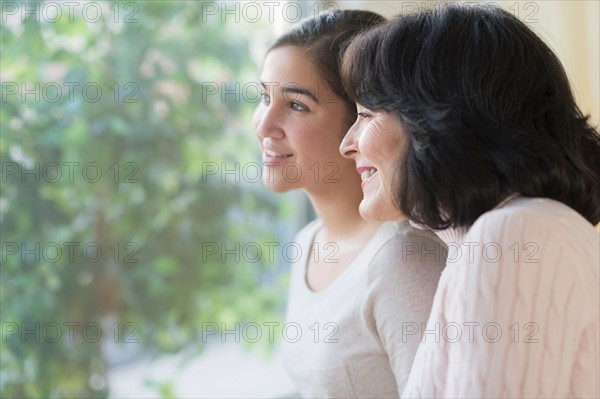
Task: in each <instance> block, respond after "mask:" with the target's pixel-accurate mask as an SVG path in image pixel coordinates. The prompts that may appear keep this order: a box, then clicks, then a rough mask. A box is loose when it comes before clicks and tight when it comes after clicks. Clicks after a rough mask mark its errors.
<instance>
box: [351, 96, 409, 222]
mask: <svg viewBox="0 0 600 399" xmlns="http://www.w3.org/2000/svg"><path fill="white" fill-rule="evenodd" d="M357 109H358V117H357V119H356V122H355V123H354V125H352V127H351V128H350V130H349V131H348V133H347V134H346V137H344V140H343V141H342V144H341V145H340V152H341V154H342V155H343V156H344V157H346V158H350V159H354V161H355V162H356V170H357V172H358V173H360V175H361V180H362V189H363V200H362V201H361V203H360V207H359V210H360V214H361V216H362V217H363V218H365V219H367V220H402V219H405V217H404V216H403V215H402V214H401V213H400V211H398V209H396V207H395V206H394V204H393V199H392V198H393V189H392V184H393V179H394V173H395V172H396V169H397V168H398V164H397V162H398V159H399V156H400V154H401V153H402V152H403V151H404V150H405V148H406V143H407V141H406V140H407V138H406V136H405V135H404V133H403V131H402V127H401V125H400V122H399V121H398V120H397V119H396V118H395V117H393V116H392V115H390V114H388V113H386V112H373V111H369V110H368V109H366V108H364V107H362V106H361V105H357Z"/></svg>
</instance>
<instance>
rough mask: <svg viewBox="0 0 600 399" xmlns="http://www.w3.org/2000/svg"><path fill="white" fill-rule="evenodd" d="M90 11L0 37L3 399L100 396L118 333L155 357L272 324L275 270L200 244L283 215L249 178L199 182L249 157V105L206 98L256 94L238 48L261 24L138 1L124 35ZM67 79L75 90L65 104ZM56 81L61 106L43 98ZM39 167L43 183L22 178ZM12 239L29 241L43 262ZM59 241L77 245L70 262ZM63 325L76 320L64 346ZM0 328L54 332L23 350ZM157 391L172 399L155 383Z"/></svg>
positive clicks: (252, 73) (259, 235) (261, 233)
mask: <svg viewBox="0 0 600 399" xmlns="http://www.w3.org/2000/svg"><path fill="white" fill-rule="evenodd" d="M99 4H102V5H103V7H104V8H103V16H102V18H101V20H100V21H98V22H96V23H90V22H89V21H86V20H84V19H83V18H81V13H75V19H74V20H73V21H69V18H67V17H66V15H63V17H62V18H61V19H60V20H59V21H57V22H55V23H50V22H47V21H46V22H45V21H40V22H36V21H35V19H34V18H33V17H31V16H30V17H28V18H27V20H26V21H25V22H21V21H20V19H19V18H20V16H19V18H17V20H16V22H15V20H14V19H11V21H12V22H11V23H6V24H5V23H3V24H2V26H0V34H1V38H0V40H1V42H0V48H1V52H2V61H1V74H2V75H1V79H2V90H3V98H2V103H1V110H0V129H1V130H0V131H1V135H0V158H1V162H2V164H3V171H2V186H1V191H0V217H1V231H0V232H1V242H2V245H3V247H2V265H1V269H0V284H1V286H0V288H1V289H0V301H1V319H2V323H3V326H2V340H1V342H0V349H1V357H0V367H1V375H0V394H1V396H2V397H7V398H8V397H32V398H33V397H40V398H41V397H44V398H45V397H69V398H72V397H80V398H83V397H106V396H107V395H108V392H107V389H106V386H105V385H106V384H104V383H103V381H104V380H103V376H104V373H105V372H106V368H107V363H106V358H105V356H104V352H103V350H102V345H101V344H102V342H103V340H109V341H112V340H113V339H116V341H118V343H119V345H123V346H125V345H131V344H129V343H127V341H125V342H123V341H124V337H125V336H126V333H128V332H129V333H131V332H134V338H135V339H137V340H139V342H140V345H142V346H143V347H144V350H145V351H151V352H155V353H160V352H165V351H178V350H181V349H182V348H184V347H189V346H190V345H196V346H197V347H198V348H199V349H201V347H202V343H201V342H200V341H199V340H198V336H199V334H200V332H201V331H200V329H201V325H202V323H203V322H206V321H210V322H216V323H221V322H222V321H227V322H230V321H254V322H258V323H260V322H261V321H266V320H270V321H280V319H281V316H280V315H281V311H282V301H283V299H284V298H285V294H284V293H285V291H286V284H285V278H282V277H281V272H280V268H277V267H276V266H277V265H278V264H281V263H282V261H281V259H280V258H281V256H277V257H276V259H275V261H273V260H272V259H268V258H267V257H266V256H262V257H261V258H260V260H259V261H258V262H255V263H252V262H248V261H246V259H245V258H244V257H242V258H241V259H240V261H239V262H236V261H235V259H234V257H233V256H228V257H227V258H226V259H225V261H224V262H223V261H222V259H221V257H220V255H211V256H206V253H203V244H205V243H217V244H218V245H220V244H221V243H224V244H225V245H226V246H227V248H233V247H234V243H236V242H239V243H241V246H242V247H243V246H244V244H245V243H248V242H257V243H264V242H275V241H277V232H278V231H281V229H282V225H283V224H285V223H286V221H285V220H282V218H281V215H282V214H289V213H290V212H289V209H290V207H289V205H286V206H285V207H284V205H283V204H282V203H281V200H280V199H279V198H276V197H275V196H274V195H272V194H269V193H267V192H266V190H265V189H264V188H263V187H262V184H261V183H260V182H256V183H248V182H245V181H244V178H243V176H242V178H241V181H240V182H239V183H237V182H236V181H235V177H234V176H233V175H232V174H229V175H225V176H223V175H221V174H220V173H219V174H214V175H211V174H210V173H208V172H209V171H210V170H212V169H208V165H212V166H215V165H216V166H217V167H218V168H222V167H223V166H224V164H223V163H226V164H227V167H228V168H229V169H234V168H235V163H236V162H238V163H239V165H240V166H238V170H239V169H240V167H241V165H245V164H247V163H249V162H253V161H255V162H256V161H258V157H259V154H258V149H257V146H256V143H255V138H254V133H253V132H252V127H251V122H250V115H251V113H252V111H253V109H254V106H255V104H254V103H252V102H249V101H246V100H247V99H246V98H244V97H243V96H240V97H238V98H235V96H234V95H229V96H227V97H226V98H225V101H221V96H220V95H212V96H208V95H207V91H206V89H207V87H208V86H207V82H208V83H215V84H216V85H218V86H219V88H220V89H221V84H225V85H226V86H225V87H227V88H229V89H233V88H235V85H236V83H239V85H240V87H243V86H244V85H245V84H246V83H247V82H250V81H252V80H256V78H257V76H258V66H257V65H256V61H253V54H251V48H252V46H251V45H254V46H255V45H256V37H257V36H260V35H263V36H264V35H267V37H269V35H272V31H271V29H270V27H269V26H268V25H264V24H258V23H254V24H250V23H244V22H243V21H242V22H241V23H238V24H236V23H227V24H223V23H222V22H221V21H220V20H219V19H217V18H211V19H209V20H208V21H205V22H203V15H202V7H201V2H180V1H148V2H136V3H135V4H136V5H137V7H139V9H138V10H137V11H136V13H135V15H134V18H135V19H137V22H134V23H125V22H124V19H125V17H126V16H127V15H128V14H129V13H130V12H131V11H132V9H125V8H124V6H125V4H128V3H115V2H106V3H99ZM115 4H116V5H119V6H120V12H121V14H120V16H119V20H118V21H117V22H116V23H115V21H114V19H115V14H114V9H109V7H110V6H111V5H112V6H113V7H114V6H115ZM129 4H131V2H129ZM253 38H254V42H251V39H253ZM262 51H264V49H258V51H255V52H262ZM36 82H37V83H39V84H40V88H41V89H42V90H41V92H42V96H41V98H39V99H37V100H36V98H35V96H34V95H33V94H29V95H27V96H25V98H24V100H25V101H22V100H23V94H22V93H17V94H14V95H6V94H7V93H9V92H10V90H12V89H13V88H14V86H11V83H17V84H18V85H19V90H20V85H21V83H25V84H26V85H27V88H28V89H31V88H34V87H35V84H36ZM53 82H54V83H53ZM65 82H71V83H69V84H71V85H74V84H75V83H78V84H79V85H78V86H77V85H76V86H73V87H74V89H73V93H74V95H73V97H72V98H69V95H68V93H69V86H67V85H65ZM90 82H91V83H94V84H95V85H97V87H100V88H101V89H102V94H101V96H100V97H99V99H98V101H96V102H92V101H91V100H92V99H94V97H95V90H94V87H90V88H89V90H88V92H87V93H85V94H84V93H83V91H82V89H83V87H84V86H85V85H86V84H88V83H90ZM48 84H50V86H47V85H48ZM55 84H56V85H58V86H60V87H61V89H62V96H61V97H60V98H59V99H58V100H57V101H56V102H53V101H51V100H53V99H54V98H55V96H56V91H55V86H54V85H55ZM44 87H45V88H46V91H45V92H44V90H43V88H44ZM240 91H241V90H240V89H238V92H240ZM219 94H220V93H219ZM86 96H87V97H86ZM53 163H56V164H58V166H59V167H60V169H61V173H62V175H61V176H60V178H57V177H56V176H57V175H56V170H57V169H56V168H55V167H54V166H53V165H54V164H53ZM36 164H37V165H38V166H37V171H38V172H37V176H38V177H39V181H36V173H35V172H34V173H33V174H32V173H29V174H28V173H25V172H27V171H32V170H36ZM90 165H91V166H90ZM70 167H71V168H72V169H71V170H69V168H70ZM85 167H87V169H86V168H85ZM98 170H99V171H100V172H101V176H98V178H97V181H95V180H96V176H97V171H98ZM71 172H72V173H71ZM7 243H8V244H7ZM10 243H16V244H17V245H19V246H21V245H24V246H25V248H26V249H31V248H36V245H39V248H40V249H39V251H38V255H39V259H36V256H35V255H32V254H28V255H24V254H23V253H22V251H21V250H22V249H23V247H19V250H18V251H17V253H16V254H15V253H14V248H13V247H11V246H10ZM65 243H77V245H76V246H75V244H69V245H74V246H72V247H71V248H73V251H72V256H71V254H69V247H68V246H67V244H65ZM90 243H91V244H93V245H92V246H89V245H88V247H89V248H88V251H87V252H85V251H83V250H82V249H83V248H84V247H85V245H86V244H90ZM49 244H50V245H49ZM7 245H8V246H7ZM57 247H58V248H59V249H58V250H59V251H62V253H57V252H56V251H57V249H56V248H57ZM97 247H99V248H100V249H101V250H102V255H101V256H100V257H99V259H97V260H95V259H94V258H95V257H96V255H95V252H94V249H95V248H97ZM11 251H12V252H11ZM276 254H277V255H280V253H277V252H276ZM203 258H204V259H203ZM106 320H111V321H110V322H107V321H106ZM115 321H116V323H117V324H113V323H114V322H115ZM65 322H67V323H78V325H76V326H75V327H74V330H73V336H74V337H75V339H71V338H72V337H70V336H68V335H67V334H66V333H67V331H68V329H67V327H65V326H64V324H63V323H65ZM7 323H16V324H11V325H12V326H14V325H18V326H19V328H21V326H22V323H26V324H25V326H28V328H33V327H32V326H34V325H35V324H34V323H40V325H41V326H42V327H43V326H47V325H48V323H57V324H58V325H60V326H63V327H62V328H63V336H62V337H61V338H60V339H59V340H57V342H48V339H47V338H48V337H47V336H44V334H41V337H40V338H41V339H38V340H39V342H35V341H36V334H29V335H26V336H25V337H23V335H22V334H20V333H17V334H9V332H10V331H9V330H8V329H7V328H8V327H7V326H8V324H7ZM86 323H98V325H100V326H101V327H102V332H103V339H102V340H99V341H98V342H96V343H92V342H89V340H86V339H82V336H84V334H85V331H83V330H82V326H85V325H86ZM127 323H130V324H127ZM115 325H116V326H117V328H116V329H115V328H114V326H115ZM124 326H128V328H124ZM129 327H131V328H130V329H129ZM46 332H47V333H48V331H46ZM48 334H49V335H51V336H52V337H54V333H52V334H50V333H48ZM88 335H89V332H88ZM98 381H99V382H98ZM157 389H158V390H159V391H160V392H161V393H162V394H163V395H164V396H166V397H172V396H174V395H173V392H172V389H171V386H170V385H169V384H168V383H166V384H163V385H160V386H159V387H158V388H157Z"/></svg>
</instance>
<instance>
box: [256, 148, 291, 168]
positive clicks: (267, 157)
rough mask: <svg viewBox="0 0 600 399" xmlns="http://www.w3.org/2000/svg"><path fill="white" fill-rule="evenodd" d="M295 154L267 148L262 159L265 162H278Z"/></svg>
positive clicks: (266, 163) (267, 163)
mask: <svg viewBox="0 0 600 399" xmlns="http://www.w3.org/2000/svg"><path fill="white" fill-rule="evenodd" d="M292 155H294V154H281V153H278V152H275V151H272V150H268V149H265V150H264V151H263V156H262V161H263V164H265V165H269V164H277V163H280V162H283V161H284V160H285V159H286V158H289V157H291V156H292Z"/></svg>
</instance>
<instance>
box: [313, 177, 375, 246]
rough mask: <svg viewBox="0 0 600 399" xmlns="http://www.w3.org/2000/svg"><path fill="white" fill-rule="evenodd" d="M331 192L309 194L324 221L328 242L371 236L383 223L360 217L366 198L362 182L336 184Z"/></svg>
mask: <svg viewBox="0 0 600 399" xmlns="http://www.w3.org/2000/svg"><path fill="white" fill-rule="evenodd" d="M353 183H356V182H353ZM356 187H358V190H356V189H355V188H356ZM327 191H329V192H317V193H315V192H307V194H308V197H309V199H310V201H311V203H312V205H313V207H314V208H315V212H316V213H317V215H318V216H319V219H321V222H322V223H323V230H322V234H323V237H324V238H326V239H327V240H328V241H335V242H339V241H345V240H347V239H351V238H353V237H356V236H357V235H366V236H369V237H370V236H371V235H372V234H374V233H375V231H377V229H378V228H379V226H381V224H382V222H377V221H375V222H373V221H368V220H365V219H363V218H362V216H360V213H359V211H358V206H359V204H360V202H361V200H362V197H363V194H362V190H361V188H360V185H357V184H336V187H335V189H334V190H327ZM331 191H334V192H331ZM333 198H335V200H334V199H333Z"/></svg>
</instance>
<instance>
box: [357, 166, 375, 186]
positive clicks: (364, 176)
mask: <svg viewBox="0 0 600 399" xmlns="http://www.w3.org/2000/svg"><path fill="white" fill-rule="evenodd" d="M356 171H357V172H358V174H359V175H360V180H361V181H362V183H361V184H360V185H361V186H362V187H364V186H365V185H366V184H367V183H368V182H369V181H371V178H372V177H373V175H375V174H376V173H377V169H375V168H374V167H372V166H359V167H357V168H356Z"/></svg>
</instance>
